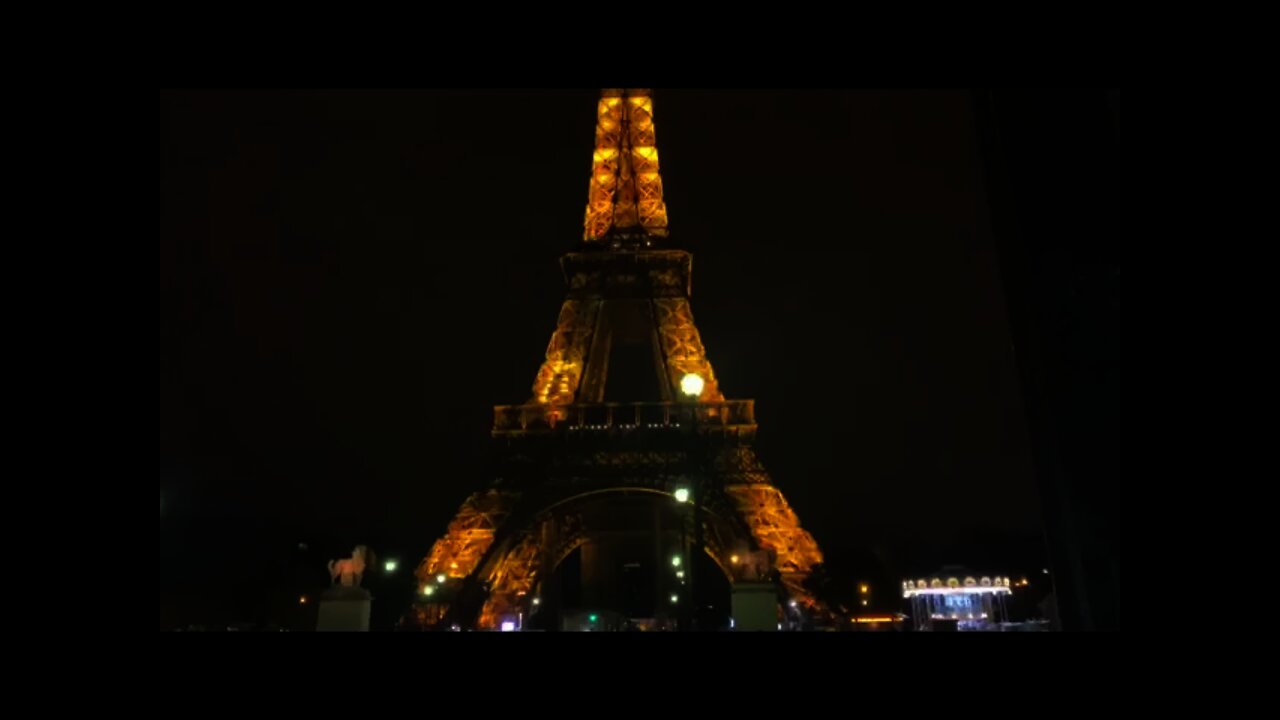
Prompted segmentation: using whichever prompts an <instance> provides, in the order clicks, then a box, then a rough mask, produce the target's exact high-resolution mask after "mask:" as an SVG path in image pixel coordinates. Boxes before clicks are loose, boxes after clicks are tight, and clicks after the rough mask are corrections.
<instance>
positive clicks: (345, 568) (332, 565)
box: [329, 545, 369, 587]
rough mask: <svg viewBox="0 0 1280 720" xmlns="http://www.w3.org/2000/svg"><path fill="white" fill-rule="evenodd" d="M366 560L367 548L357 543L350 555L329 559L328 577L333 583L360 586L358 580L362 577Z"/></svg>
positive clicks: (367, 560)
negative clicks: (339, 558) (343, 557)
mask: <svg viewBox="0 0 1280 720" xmlns="http://www.w3.org/2000/svg"><path fill="white" fill-rule="evenodd" d="M368 562H369V548H367V547H365V546H364V545H357V546H356V549H355V550H353V551H352V553H351V557H349V558H345V559H342V560H330V561H329V579H330V580H332V581H333V584H335V585H342V586H343V587H360V580H361V578H363V577H364V569H365V567H366V566H367V565H368Z"/></svg>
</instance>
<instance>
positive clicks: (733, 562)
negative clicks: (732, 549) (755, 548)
mask: <svg viewBox="0 0 1280 720" xmlns="http://www.w3.org/2000/svg"><path fill="white" fill-rule="evenodd" d="M729 564H731V565H737V564H738V556H737V555H733V556H730V558H729Z"/></svg>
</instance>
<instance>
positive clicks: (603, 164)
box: [583, 89, 667, 244]
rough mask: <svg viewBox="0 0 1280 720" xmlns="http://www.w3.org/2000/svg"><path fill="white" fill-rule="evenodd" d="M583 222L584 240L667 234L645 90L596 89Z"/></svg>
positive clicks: (627, 239)
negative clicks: (592, 148) (593, 138)
mask: <svg viewBox="0 0 1280 720" xmlns="http://www.w3.org/2000/svg"><path fill="white" fill-rule="evenodd" d="M584 225H585V228H584V232H583V240H585V241H586V242H587V243H589V244H590V243H602V244H614V243H616V242H617V243H620V242H628V243H641V242H645V243H650V242H652V240H653V239H654V238H665V237H666V236H667V206H666V204H665V203H664V202H663V201H662V176H661V175H659V174H658V146H657V141H656V140H655V138H654V128H653V98H652V96H651V94H650V92H649V91H648V90H619V89H610V90H605V91H603V92H602V93H601V96H600V102H599V104H598V105H597V109H596V147H595V152H594V153H593V155H592V160H591V184H590V188H589V189H588V192H587V213H586V219H585V221H584Z"/></svg>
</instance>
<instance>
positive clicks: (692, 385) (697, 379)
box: [680, 373, 706, 397]
mask: <svg viewBox="0 0 1280 720" xmlns="http://www.w3.org/2000/svg"><path fill="white" fill-rule="evenodd" d="M705 386H706V383H705V382H703V380H702V376H701V375H699V374H698V373H688V374H686V375H685V376H684V377H682V378H680V392H682V393H684V394H685V395H688V396H690V397H698V396H699V395H701V394H702V388H703V387H705Z"/></svg>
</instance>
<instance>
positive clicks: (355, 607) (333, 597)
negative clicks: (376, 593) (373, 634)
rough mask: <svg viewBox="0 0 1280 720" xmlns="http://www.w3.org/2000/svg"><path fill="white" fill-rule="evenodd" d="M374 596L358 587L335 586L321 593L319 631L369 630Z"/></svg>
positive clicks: (317, 629)
mask: <svg viewBox="0 0 1280 720" xmlns="http://www.w3.org/2000/svg"><path fill="white" fill-rule="evenodd" d="M372 603H373V596H372V595H370V594H369V591H368V590H365V589H364V588H358V587H342V586H340V585H339V586H335V587H331V588H329V589H328V590H325V591H324V592H323V593H321V595H320V617H319V620H317V622H316V631H317V632H369V614H370V607H371V604H372Z"/></svg>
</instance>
